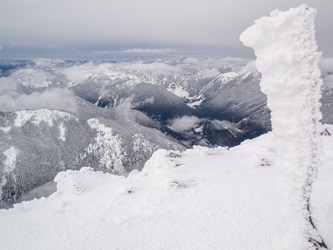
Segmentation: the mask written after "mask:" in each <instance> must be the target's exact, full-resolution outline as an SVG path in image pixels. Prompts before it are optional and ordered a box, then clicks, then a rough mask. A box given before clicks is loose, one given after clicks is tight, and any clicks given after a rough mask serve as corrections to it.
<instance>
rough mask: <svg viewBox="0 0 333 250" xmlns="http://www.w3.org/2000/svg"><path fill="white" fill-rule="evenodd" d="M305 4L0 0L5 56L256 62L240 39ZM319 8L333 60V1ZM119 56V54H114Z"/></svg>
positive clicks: (318, 3) (321, 0) (324, 43)
mask: <svg viewBox="0 0 333 250" xmlns="http://www.w3.org/2000/svg"><path fill="white" fill-rule="evenodd" d="M302 3H303V1H302V0H255V1H251V0H228V1H224V0H167V1H166V0H0V6H1V7H0V46H1V47H0V49H1V51H0V59H5V58H39V57H58V58H86V59H91V58H110V59H112V58H115V57H121V56H123V57H126V56H130V55H133V54H145V55H147V56H149V55H158V54H161V55H162V54H174V53H193V52H196V53H210V54H211V55H216V56H220V57H224V56H233V57H248V58H249V57H253V52H252V51H251V49H249V48H246V47H245V46H243V45H242V44H241V43H240V42H239V35H240V34H241V33H242V32H243V31H244V30H245V29H246V28H247V27H249V26H250V25H252V24H253V21H254V20H256V19H258V18H260V17H262V16H264V15H265V16H267V15H269V13H270V12H271V11H273V10H275V9H277V8H278V9H280V10H287V9H289V8H290V7H298V6H299V5H301V4H302ZM307 4H308V5H309V6H310V7H314V8H316V9H317V11H318V13H317V19H316V30H317V41H318V45H319V50H320V51H322V52H323V53H324V54H323V56H324V57H333V34H332V26H333V15H332V12H333V0H308V1H307ZM115 52H117V53H115Z"/></svg>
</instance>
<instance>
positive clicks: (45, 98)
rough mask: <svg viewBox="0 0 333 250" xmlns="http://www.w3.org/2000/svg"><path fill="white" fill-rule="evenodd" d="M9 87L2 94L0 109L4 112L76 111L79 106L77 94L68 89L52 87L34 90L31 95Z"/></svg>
mask: <svg viewBox="0 0 333 250" xmlns="http://www.w3.org/2000/svg"><path fill="white" fill-rule="evenodd" d="M13 90H14V89H10V91H8V89H6V90H5V92H6V93H4V91H2V94H1V96H0V110H1V111H3V112H9V111H16V110H22V109H56V110H63V111H69V112H73V113H76V112H77V109H78V106H77V104H76V103H75V96H74V94H73V92H72V91H70V90H68V89H51V90H46V91H44V92H42V93H39V92H34V93H32V94H30V95H27V94H18V93H17V92H14V91H13Z"/></svg>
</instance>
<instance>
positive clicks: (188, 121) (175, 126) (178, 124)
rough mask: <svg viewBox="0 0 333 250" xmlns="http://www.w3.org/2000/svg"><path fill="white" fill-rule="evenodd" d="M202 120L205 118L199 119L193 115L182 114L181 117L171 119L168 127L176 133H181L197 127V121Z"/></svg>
mask: <svg viewBox="0 0 333 250" xmlns="http://www.w3.org/2000/svg"><path fill="white" fill-rule="evenodd" d="M203 120H205V119H200V118H198V117H195V116H183V117H181V118H176V119H173V120H172V121H171V122H170V125H169V126H168V128H170V129H172V130H173V131H176V132H178V133H181V132H185V131H188V130H190V129H192V128H195V127H197V126H198V125H199V123H200V122H201V121H203Z"/></svg>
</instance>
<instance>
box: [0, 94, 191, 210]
mask: <svg viewBox="0 0 333 250" xmlns="http://www.w3.org/2000/svg"><path fill="white" fill-rule="evenodd" d="M81 102H82V103H81V105H83V104H86V106H84V105H83V106H81V107H80V110H79V113H80V115H74V114H70V113H67V112H63V111H57V110H48V109H42V110H21V111H15V112H8V113H0V140H1V142H2V143H1V144H0V152H1V153H0V156H1V158H0V180H1V181H0V207H6V206H7V205H6V204H7V203H9V204H10V203H12V202H14V201H15V200H17V199H18V198H19V197H20V196H21V195H22V194H24V193H26V192H28V191H30V190H31V189H33V188H35V187H37V186H40V185H42V184H45V183H46V182H49V181H52V180H53V178H54V177H55V175H56V174H57V173H58V172H60V171H63V170H66V169H80V168H81V167H82V166H89V167H92V168H94V169H100V170H105V171H110V172H116V173H124V172H127V171H130V170H132V169H134V168H136V169H141V168H142V167H143V165H144V163H145V162H146V161H147V160H148V159H149V158H150V157H151V155H152V154H153V152H154V151H156V150H157V149H159V148H165V149H178V150H184V149H185V147H184V146H182V145H181V144H179V143H178V142H177V141H176V140H174V139H173V138H172V137H170V136H167V135H165V134H163V133H161V132H160V131H159V130H157V129H156V128H157V126H156V125H155V124H154V122H153V121H151V120H150V119H149V118H148V117H145V116H144V115H143V114H141V115H140V114H137V113H139V112H137V111H131V110H127V113H126V109H122V110H121V111H122V113H121V115H117V110H116V111H113V112H109V113H108V114H107V115H108V116H107V115H106V114H105V113H107V112H105V110H102V111H100V110H98V109H101V108H97V107H95V106H93V105H92V106H93V107H94V108H96V110H95V112H94V109H92V110H91V107H90V105H89V104H87V103H84V102H83V101H82V100H81ZM89 110H90V111H89ZM103 111H104V112H103ZM109 111H110V110H109ZM92 113H94V114H92ZM125 113H126V114H125ZM126 115H127V116H126Z"/></svg>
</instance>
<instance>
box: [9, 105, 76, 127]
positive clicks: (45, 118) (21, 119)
mask: <svg viewBox="0 0 333 250" xmlns="http://www.w3.org/2000/svg"><path fill="white" fill-rule="evenodd" d="M15 113H16V118H15V122H14V125H15V126H16V127H22V126H23V125H24V124H25V123H26V122H27V121H30V122H32V123H33V124H35V125H39V124H40V123H41V122H45V123H47V124H48V125H49V126H50V127H52V126H53V121H54V120H55V119H58V118H63V119H67V120H68V119H71V118H72V116H71V115H70V114H69V113H66V112H61V111H58V110H49V109H39V110H20V111H16V112H15ZM76 119H77V118H76Z"/></svg>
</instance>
